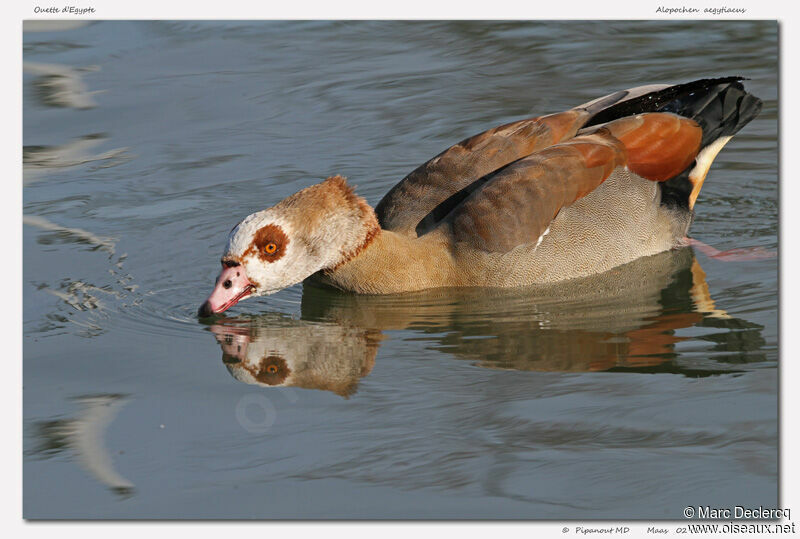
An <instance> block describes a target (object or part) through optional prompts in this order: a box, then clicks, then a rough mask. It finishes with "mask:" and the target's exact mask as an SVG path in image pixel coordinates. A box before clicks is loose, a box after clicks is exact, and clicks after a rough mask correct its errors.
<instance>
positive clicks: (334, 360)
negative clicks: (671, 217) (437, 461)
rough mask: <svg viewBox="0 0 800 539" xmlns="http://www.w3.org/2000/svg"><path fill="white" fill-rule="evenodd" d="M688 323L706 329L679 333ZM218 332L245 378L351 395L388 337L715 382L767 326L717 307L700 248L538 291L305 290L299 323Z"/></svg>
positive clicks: (500, 362)
mask: <svg viewBox="0 0 800 539" xmlns="http://www.w3.org/2000/svg"><path fill="white" fill-rule="evenodd" d="M687 328H699V329H697V330H694V331H692V332H691V333H693V334H695V336H692V337H686V336H680V335H678V334H677V332H679V331H680V330H684V329H687ZM210 329H211V331H212V332H213V333H214V334H215V336H216V338H217V340H218V342H219V343H220V345H221V346H222V351H223V362H224V363H225V365H226V367H227V368H228V370H229V371H230V373H231V374H232V375H233V376H234V377H235V378H236V379H237V380H240V381H242V382H245V383H250V384H258V385H262V386H299V387H304V388H314V389H323V390H328V391H333V392H335V393H337V394H339V395H342V396H349V395H351V394H352V393H353V392H354V391H355V388H356V386H357V384H358V381H359V379H360V378H362V377H364V376H366V375H367V374H369V372H370V371H371V369H372V365H373V364H374V361H375V355H376V353H377V349H378V346H379V344H380V340H381V335H382V332H384V331H405V332H408V331H411V332H413V333H415V334H418V335H424V336H425V339H424V341H425V342H426V343H427V344H426V346H428V347H429V348H432V349H436V350H439V351H442V352H444V353H447V354H451V355H453V356H455V357H456V358H459V359H465V360H469V361H470V362H472V363H473V364H475V365H479V366H481V367H486V368H493V369H509V370H519V371H562V372H589V371H632V372H672V373H680V374H684V375H687V376H705V375H711V374H720V373H730V372H736V371H735V365H737V364H741V363H745V362H752V361H764V359H765V358H764V354H763V352H762V351H761V349H762V346H763V345H764V339H763V338H762V336H761V330H762V329H763V328H762V326H760V325H758V324H753V323H750V322H747V321H745V320H742V319H738V318H734V317H731V316H730V315H728V314H727V313H726V312H725V311H724V310H721V309H719V308H717V306H716V305H715V303H714V301H713V299H712V298H711V296H710V294H709V289H708V285H707V283H706V280H705V273H704V271H703V269H702V268H701V267H700V264H699V263H698V261H697V259H696V258H695V257H694V253H693V251H692V250H691V249H681V250H678V251H672V252H666V253H660V254H658V255H655V256H651V257H647V258H643V259H639V260H637V261H635V262H633V263H631V264H628V265H625V266H622V267H619V268H616V269H615V270H612V271H610V272H607V273H604V274H601V275H595V276H592V277H590V278H586V279H580V280H575V281H571V282H566V283H559V284H557V285H551V286H548V287H537V288H535V289H519V290H507V289H503V290H485V289H480V290H475V289H449V290H448V289H445V290H434V291H428V292H418V293H412V294H401V295H394V296H363V295H352V294H343V293H341V292H338V291H335V290H331V289H327V288H322V287H318V286H316V285H314V284H313V283H306V286H305V288H304V291H303V299H302V305H301V320H300V321H287V320H286V319H283V318H280V316H279V315H274V314H268V315H261V316H256V317H241V318H220V319H217V320H216V323H215V324H214V325H213V326H211V328H210ZM689 339H691V340H692V341H693V342H694V343H698V342H701V341H705V342H706V343H711V344H710V345H708V344H704V346H703V352H704V353H703V354H702V356H704V357H706V358H707V357H709V356H713V358H714V359H713V360H709V359H702V360H699V359H697V357H698V355H699V354H690V355H687V356H686V357H684V355H683V354H681V353H680V352H679V350H678V349H677V345H678V344H679V343H680V342H681V341H685V340H689ZM692 348H693V349H696V348H697V346H693V347H692Z"/></svg>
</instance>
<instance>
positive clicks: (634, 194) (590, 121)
mask: <svg viewBox="0 0 800 539" xmlns="http://www.w3.org/2000/svg"><path fill="white" fill-rule="evenodd" d="M741 80H744V79H743V78H742V77H725V78H718V79H702V80H697V81H693V82H689V83H686V84H679V85H675V86H668V85H654V86H642V87H638V88H633V89H630V90H623V91H619V92H616V93H613V94H611V95H608V96H605V97H601V98H599V99H596V100H594V101H590V102H589V103H585V104H583V105H580V106H578V107H575V108H573V109H570V110H568V111H566V112H561V113H557V114H550V115H547V116H539V117H535V118H530V119H525V120H520V121H517V122H513V123H510V124H507V125H502V126H499V127H496V128H494V129H490V130H488V131H485V132H483V133H480V134H478V135H475V136H473V137H470V138H468V139H466V140H463V141H462V142H460V143H458V144H456V145H455V146H453V147H451V148H448V149H447V150H445V151H444V152H442V153H440V154H439V155H437V156H436V157H434V158H433V159H431V160H430V161H428V162H427V163H424V164H423V165H421V166H420V167H418V168H417V169H416V170H414V171H413V172H411V173H410V174H409V175H408V176H406V177H405V178H404V179H403V180H402V181H401V182H400V183H398V184H397V185H395V186H394V187H393V188H392V189H391V190H390V191H389V192H388V193H387V194H386V196H384V197H383V199H382V200H381V201H380V203H378V205H377V206H376V208H375V209H374V210H373V209H372V208H371V207H370V206H369V205H368V204H367V203H366V201H365V200H364V199H363V198H361V197H359V196H358V195H356V194H355V193H354V192H353V189H352V188H351V187H350V186H348V184H347V182H346V180H345V179H344V178H342V177H341V176H333V177H331V178H328V179H327V180H325V181H323V182H322V183H319V184H316V185H312V186H311V187H308V188H306V189H303V190H301V191H299V192H297V193H295V194H294V195H292V196H290V197H288V198H286V199H284V200H282V201H281V202H279V203H278V204H276V205H275V206H273V207H271V208H268V209H265V210H263V211H260V212H256V213H254V214H252V215H249V216H247V217H246V218H245V219H243V220H242V221H241V222H240V223H239V224H237V225H236V226H235V227H234V228H233V230H231V232H230V234H229V236H228V242H227V246H226V247H225V252H224V254H223V255H222V271H221V273H220V275H219V277H218V278H217V284H216V287H215V288H214V291H213V292H212V293H211V295H210V296H209V298H208V300H207V301H206V302H205V303H204V304H203V305H202V306H201V307H200V310H199V311H198V314H199V315H200V316H207V315H210V314H212V313H220V312H222V311H224V310H226V309H228V308H229V307H231V306H232V305H234V304H236V303H237V302H238V301H240V300H242V299H244V298H247V297H254V296H262V295H266V294H272V293H274V292H277V291H278V290H281V289H283V288H286V287H288V286H291V285H293V284H296V283H299V282H301V281H303V280H304V279H306V278H309V277H312V276H313V277H314V278H315V279H317V280H319V281H322V282H324V283H327V284H329V285H331V286H334V287H337V288H340V289H342V290H346V291H351V292H356V293H361V294H388V293H397V292H406V291H414V290H422V289H427V288H434V287H452V286H482V287H512V286H524V285H532V284H539V283H551V282H556V281H561V280H565V279H573V278H577V277H583V276H587V275H591V274H594V273H599V272H604V271H606V270H609V269H611V268H613V267H615V266H619V265H621V264H625V263H627V262H630V261H632V260H634V259H636V258H639V257H642V256H647V255H652V254H655V253H658V252H661V251H665V250H668V249H671V248H674V247H677V246H682V245H686V242H687V238H686V234H687V232H688V229H689V225H690V224H691V222H692V216H693V213H694V204H695V201H696V200H697V195H698V193H699V192H700V188H701V187H702V185H703V181H704V180H705V177H706V174H707V173H708V170H709V167H710V166H711V163H712V161H713V160H714V158H715V157H716V155H717V153H718V152H719V151H720V149H722V147H723V146H724V145H725V143H726V142H728V140H729V139H730V138H731V137H732V136H733V135H734V134H735V133H736V132H738V131H739V130H740V129H741V128H742V127H743V126H745V125H746V124H747V123H748V122H750V120H752V119H753V118H754V117H755V116H756V115H758V113H759V111H760V110H761V104H762V103H761V101H760V100H759V99H758V98H756V97H754V96H753V95H751V94H749V93H747V92H746V91H745V90H744V87H743V85H742V83H741V82H740V81H741Z"/></svg>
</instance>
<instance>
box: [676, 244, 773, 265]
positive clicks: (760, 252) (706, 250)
mask: <svg viewBox="0 0 800 539" xmlns="http://www.w3.org/2000/svg"><path fill="white" fill-rule="evenodd" d="M686 243H687V244H688V245H691V246H692V247H694V248H695V249H697V250H698V251H700V252H701V253H703V254H704V255H706V256H708V257H709V258H713V259H715V260H722V261H723V262H740V261H745V260H764V259H767V258H775V257H776V256H778V253H777V252H775V251H770V250H768V249H764V248H763V247H742V248H739V249H730V250H728V251H720V250H719V249H716V248H714V247H712V246H710V245H708V244H706V243H703V242H702V241H700V240H696V239H694V238H686Z"/></svg>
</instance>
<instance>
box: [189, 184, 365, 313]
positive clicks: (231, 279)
mask: <svg viewBox="0 0 800 539" xmlns="http://www.w3.org/2000/svg"><path fill="white" fill-rule="evenodd" d="M379 230H380V226H379V225H378V220H377V218H376V217H375V212H374V211H373V210H372V208H371V207H370V206H369V205H368V204H367V203H366V201H365V200H364V199H363V198H361V197H359V196H357V195H356V194H355V193H354V192H353V189H352V188H351V187H350V186H349V185H347V181H346V180H345V179H344V178H343V177H341V176H333V177H331V178H328V179H327V180H325V181H324V182H322V183H319V184H317V185H312V186H311V187H308V188H306V189H303V190H302V191H299V192H297V193H295V194H294V195H292V196H290V197H288V198H286V199H284V200H282V201H281V202H279V203H278V204H276V205H275V206H273V207H271V208H267V209H265V210H262V211H259V212H256V213H253V214H251V215H248V216H247V217H245V218H244V219H243V220H242V221H241V222H239V224H237V225H236V226H235V227H233V230H231V232H230V234H229V235H228V242H227V245H226V246H225V252H224V253H223V255H222V260H221V263H222V270H221V271H220V274H219V276H218V277H217V281H216V285H215V287H214V290H213V291H212V292H211V295H210V296H209V297H208V299H207V300H206V301H205V303H203V305H202V306H201V307H200V309H199V310H198V315H199V316H210V315H211V314H217V313H221V312H223V311H225V310H227V309H229V308H230V307H232V306H233V305H235V304H236V303H238V302H239V301H241V300H243V299H246V298H251V297H256V296H264V295H268V294H273V293H275V292H277V291H279V290H282V289H284V288H286V287H288V286H291V285H293V284H297V283H299V282H301V281H303V280H304V279H305V278H306V277H309V276H310V275H312V274H314V273H316V272H317V271H320V270H326V269H333V268H335V267H337V266H339V265H341V264H343V263H344V262H346V261H348V260H350V259H351V258H353V257H354V256H356V255H357V254H358V253H359V252H360V251H361V250H362V249H363V248H364V247H365V246H366V245H367V244H368V243H369V242H370V241H371V240H372V238H373V237H374V236H375V235H376V234H377V233H378V231H379Z"/></svg>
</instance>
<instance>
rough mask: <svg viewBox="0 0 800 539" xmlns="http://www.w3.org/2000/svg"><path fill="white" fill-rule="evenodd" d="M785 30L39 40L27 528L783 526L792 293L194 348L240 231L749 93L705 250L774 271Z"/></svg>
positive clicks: (410, 309) (135, 26)
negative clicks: (775, 520)
mask: <svg viewBox="0 0 800 539" xmlns="http://www.w3.org/2000/svg"><path fill="white" fill-rule="evenodd" d="M777 30H778V28H777V25H776V24H775V23H773V22H768V21H767V22H763V21H761V22H746V21H745V22H708V21H704V22H664V21H661V22H637V21H626V22H613V21H611V22H492V23H482V22H413V23H412V22H405V23H390V22H358V23H353V22H344V21H342V22H313V21H312V22H281V23H272V22H240V21H229V22H223V23H212V22H193V21H180V22H165V21H141V22H92V23H87V24H82V25H81V24H77V25H76V24H71V25H61V26H57V27H47V26H46V25H45V26H44V27H43V26H42V25H41V24H39V25H36V26H32V25H28V26H27V27H26V32H25V33H24V44H23V59H24V66H25V75H24V80H23V84H24V120H23V121H24V132H23V138H24V148H23V152H22V153H23V165H24V182H25V186H24V201H23V202H24V208H23V213H24V215H25V221H24V223H25V226H24V229H23V231H24V232H23V234H24V237H23V248H24V275H23V283H22V285H23V291H24V429H25V430H24V434H25V438H24V439H25V447H24V449H25V455H24V504H25V505H24V512H25V516H26V517H27V518H156V517H168V518H383V517H390V518H535V519H541V518H558V519H571V518H578V519H588V518H614V519H629V518H648V519H653V518H673V519H678V518H681V510H682V509H683V507H685V506H686V505H689V504H701V505H710V506H713V507H726V506H731V505H745V506H758V505H763V506H764V507H774V506H775V504H776V503H777V492H778V474H777V447H778V443H777V442H778V430H777V375H778V368H777V367H778V351H777V345H778V334H777V332H778V325H777V302H778V296H777V291H776V290H777V262H776V259H764V260H756V261H749V262H736V263H732V262H722V261H719V260H715V259H710V258H708V257H706V256H705V255H703V254H702V253H701V252H694V251H693V250H692V249H689V248H687V249H682V250H678V251H673V252H669V253H662V254H660V255H657V256H654V257H649V258H647V259H641V260H639V261H636V262H634V263H632V264H629V265H627V266H624V267H621V268H617V269H615V270H613V271H612V272H609V273H608V274H604V275H601V276H596V277H594V278H591V279H587V280H583V281H576V282H573V283H566V284H563V285H558V286H554V287H550V288H548V289H537V290H525V289H522V290H505V291H486V290H458V291H452V290H450V291H428V292H421V293H415V294H405V295H399V296H390V297H359V296H353V295H350V294H343V293H340V292H335V291H331V290H327V289H322V288H316V287H313V286H306V287H305V288H303V286H302V285H297V286H294V287H292V288H289V289H287V290H284V291H282V292H280V293H278V294H276V295H274V296H271V297H269V298H265V299H260V300H250V301H246V302H243V303H242V304H240V305H239V306H237V307H235V308H234V309H232V310H231V311H229V312H228V313H226V315H225V316H221V317H218V318H215V319H213V320H208V321H203V322H201V321H198V320H197V318H196V317H195V311H196V309H197V307H198V305H199V304H200V302H201V301H202V300H203V299H204V298H205V296H206V295H207V294H208V292H209V291H210V289H211V286H212V284H213V280H214V277H215V276H216V272H217V271H218V260H219V256H220V254H221V252H222V248H223V246H224V242H225V238H226V235H227V233H228V231H229V230H230V228H231V227H232V226H233V225H234V224H235V223H236V222H238V221H239V220H240V219H241V218H242V217H243V216H245V215H247V214H249V213H251V212H253V211H257V210H260V209H263V208H264V207H266V206H268V205H271V204H273V203H275V202H277V201H278V200H280V199H281V198H282V197H284V196H287V195H289V194H291V193H293V192H295V191H296V190H298V189H300V188H302V187H305V186H307V185H310V184H312V183H314V182H316V181H319V180H321V179H322V178H324V177H326V176H328V175H331V174H335V173H338V174H342V175H345V176H347V177H348V178H350V180H351V181H352V182H353V183H355V184H357V185H358V186H359V188H358V192H359V193H360V194H362V195H363V196H365V197H366V198H367V200H368V201H369V202H370V203H371V204H373V205H374V204H375V203H377V202H378V200H380V198H381V196H382V195H383V194H384V193H385V192H386V191H387V190H388V189H389V188H390V187H391V186H392V185H393V184H394V183H395V182H396V181H398V180H399V179H400V178H402V177H403V176H404V175H405V174H407V173H408V172H409V171H410V170H412V169H413V168H415V167H416V166H417V165H418V164H419V163H421V162H423V161H425V160H427V159H428V158H430V157H431V156H433V155H435V154H437V153H438V152H440V151H441V150H442V149H444V148H445V147H447V146H449V145H450V144H452V143H454V142H456V141H458V140H461V139H463V138H465V137H466V136H469V135H472V134H475V133H477V132H480V131H482V130H484V129H487V128H489V127H492V126H494V125H497V124H500V123H503V122H508V121H512V120H515V119H519V118H521V117H525V116H528V115H533V114H538V113H547V112H557V111H560V110H563V109H565V108H568V107H572V106H574V105H576V104H579V103H582V102H585V101H588V100H590V99H592V98H595V97H598V96H600V95H605V94H607V93H610V92H613V91H616V90H618V89H622V88H628V87H631V86H636V85H640V84H649V83H656V82H682V81H687V80H691V79H694V78H701V77H708V76H724V75H733V74H740V75H744V76H747V77H749V78H751V79H752V80H750V81H748V82H747V86H748V89H750V90H751V91H752V92H753V93H755V94H756V95H757V96H759V97H761V98H762V99H763V100H764V103H765V105H764V110H763V112H762V114H761V115H760V116H759V117H758V118H757V119H756V120H755V121H753V122H752V123H751V124H750V125H748V126H747V127H746V128H745V129H744V130H743V131H742V132H741V133H740V134H739V135H737V137H736V138H735V139H734V140H733V141H732V142H731V143H730V144H729V145H728V146H727V147H726V148H725V149H724V150H723V152H722V153H721V154H720V156H719V157H718V158H717V161H716V162H715V164H714V167H713V168H712V171H711V174H710V175H709V178H708V180H707V181H706V185H705V186H704V188H703V191H702V193H701V195H700V197H699V199H698V203H697V207H696V208H697V217H696V220H695V223H694V225H693V228H692V235H693V236H694V237H695V238H697V239H700V240H702V241H703V242H705V243H708V244H711V245H713V246H714V247H716V248H718V249H722V250H725V249H732V248H738V247H762V248H766V249H770V250H772V251H775V250H776V249H777V246H778V239H777V226H778V218H777V215H778V205H777V200H778V198H777V190H778V176H777V106H778V105H777Z"/></svg>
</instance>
